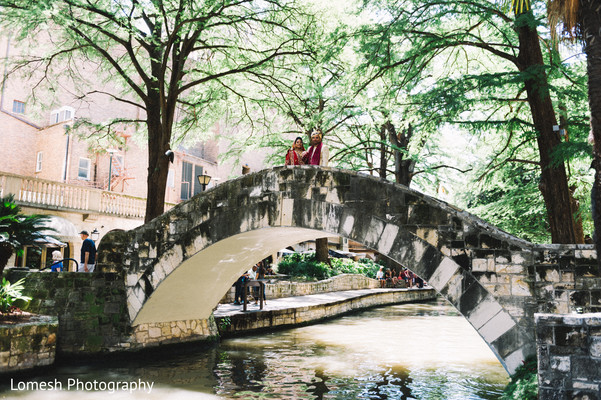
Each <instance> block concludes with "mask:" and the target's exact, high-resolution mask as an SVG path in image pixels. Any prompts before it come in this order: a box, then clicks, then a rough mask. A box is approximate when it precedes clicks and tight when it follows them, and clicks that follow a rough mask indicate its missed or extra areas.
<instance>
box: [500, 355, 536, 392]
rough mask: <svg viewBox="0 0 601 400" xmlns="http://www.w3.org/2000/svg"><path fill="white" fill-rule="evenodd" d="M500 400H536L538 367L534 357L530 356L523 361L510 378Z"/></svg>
mask: <svg viewBox="0 0 601 400" xmlns="http://www.w3.org/2000/svg"><path fill="white" fill-rule="evenodd" d="M501 399H502V400H537V399H538V366H537V361H536V357H534V356H531V357H528V358H527V359H526V361H524V364H523V365H522V366H520V367H519V368H518V369H517V370H516V371H515V373H514V374H513V375H512V376H511V382H509V384H508V385H507V387H506V388H505V391H504V392H503V397H501Z"/></svg>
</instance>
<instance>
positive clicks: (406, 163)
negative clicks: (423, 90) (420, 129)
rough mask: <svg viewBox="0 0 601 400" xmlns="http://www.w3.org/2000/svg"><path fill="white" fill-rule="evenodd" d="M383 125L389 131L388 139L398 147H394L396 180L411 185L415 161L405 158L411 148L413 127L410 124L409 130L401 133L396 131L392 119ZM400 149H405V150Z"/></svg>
mask: <svg viewBox="0 0 601 400" xmlns="http://www.w3.org/2000/svg"><path fill="white" fill-rule="evenodd" d="M383 127H385V128H386V130H387V131H388V140H390V143H392V145H393V146H395V147H396V149H393V154H394V176H395V179H396V182H397V183H400V184H401V185H405V186H407V187H409V185H410V184H411V180H412V179H413V168H414V167H415V161H413V160H412V159H410V158H405V155H406V154H407V152H408V150H409V141H410V140H411V136H412V135H413V127H412V126H411V124H409V127H408V128H407V130H406V131H403V132H401V133H399V134H397V133H396V128H395V126H394V124H393V123H392V122H390V121H387V122H386V123H385V124H384V125H383ZM399 149H402V150H404V152H403V151H401V150H399Z"/></svg>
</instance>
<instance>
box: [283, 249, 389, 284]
mask: <svg viewBox="0 0 601 400" xmlns="http://www.w3.org/2000/svg"><path fill="white" fill-rule="evenodd" d="M330 263H331V266H328V265H327V264H324V263H322V262H317V261H316V260H315V253H307V254H299V253H294V254H290V255H287V256H284V257H283V258H282V260H281V261H280V262H279V264H278V272H279V273H280V274H285V275H290V276H292V277H296V278H305V279H317V280H322V279H327V278H330V277H332V276H335V275H340V274H359V275H365V276H368V277H370V278H375V277H376V272H378V269H379V268H380V265H379V264H377V263H375V262H373V261H371V260H370V259H367V258H362V259H361V260H359V261H353V260H351V259H348V258H330Z"/></svg>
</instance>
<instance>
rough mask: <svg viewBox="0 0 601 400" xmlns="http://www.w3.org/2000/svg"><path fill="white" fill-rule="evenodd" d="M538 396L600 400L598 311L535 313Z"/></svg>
mask: <svg viewBox="0 0 601 400" xmlns="http://www.w3.org/2000/svg"><path fill="white" fill-rule="evenodd" d="M535 320H536V343H537V347H538V374H539V375H538V382H539V399H540V400H560V399H561V400H563V399H566V400H568V399H570V400H571V399H583V400H584V399H587V400H601V314H600V313H595V314H592V313H591V314H569V315H557V314H536V315H535Z"/></svg>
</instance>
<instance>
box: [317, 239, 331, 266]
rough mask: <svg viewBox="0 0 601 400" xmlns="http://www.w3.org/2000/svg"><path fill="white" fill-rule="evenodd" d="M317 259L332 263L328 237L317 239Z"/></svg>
mask: <svg viewBox="0 0 601 400" xmlns="http://www.w3.org/2000/svg"><path fill="white" fill-rule="evenodd" d="M315 259H316V260H317V261H321V262H324V263H327V264H329V263H330V254H329V252H328V238H319V239H315Z"/></svg>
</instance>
